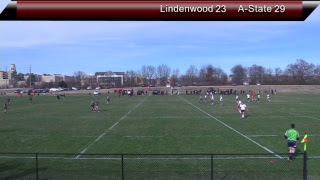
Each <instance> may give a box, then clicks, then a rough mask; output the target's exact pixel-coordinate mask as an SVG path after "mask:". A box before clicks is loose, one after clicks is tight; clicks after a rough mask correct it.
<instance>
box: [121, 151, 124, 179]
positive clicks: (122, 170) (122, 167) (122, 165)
mask: <svg viewBox="0 0 320 180" xmlns="http://www.w3.org/2000/svg"><path fill="white" fill-rule="evenodd" d="M121 172H122V180H124V163H123V154H121Z"/></svg>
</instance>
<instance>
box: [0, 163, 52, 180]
mask: <svg viewBox="0 0 320 180" xmlns="http://www.w3.org/2000/svg"><path fill="white" fill-rule="evenodd" d="M23 166H25V164H23V163H22V164H20V163H19V164H13V165H8V164H7V163H1V164H0V179H1V180H9V179H10V180H11V179H30V178H32V179H33V178H34V179H36V172H37V169H36V168H35V167H32V168H25V169H24V170H21V171H20V172H17V170H19V169H22V168H23ZM43 170H46V168H38V171H43ZM5 172H7V173H8V174H9V175H7V176H6V175H4V173H5Z"/></svg>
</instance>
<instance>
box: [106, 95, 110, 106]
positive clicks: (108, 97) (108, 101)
mask: <svg viewBox="0 0 320 180" xmlns="http://www.w3.org/2000/svg"><path fill="white" fill-rule="evenodd" d="M107 104H110V96H107Z"/></svg>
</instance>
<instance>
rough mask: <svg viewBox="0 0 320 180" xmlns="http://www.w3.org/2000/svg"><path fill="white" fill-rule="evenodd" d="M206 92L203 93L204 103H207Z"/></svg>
mask: <svg viewBox="0 0 320 180" xmlns="http://www.w3.org/2000/svg"><path fill="white" fill-rule="evenodd" d="M207 97H208V92H207V93H206V94H205V95H204V103H207Z"/></svg>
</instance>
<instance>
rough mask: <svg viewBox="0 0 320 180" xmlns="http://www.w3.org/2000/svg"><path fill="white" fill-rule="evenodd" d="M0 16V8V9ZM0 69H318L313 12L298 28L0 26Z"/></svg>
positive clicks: (319, 25)
mask: <svg viewBox="0 0 320 180" xmlns="http://www.w3.org/2000/svg"><path fill="white" fill-rule="evenodd" d="M0 10H1V8H0ZM0 42H1V43H0V69H2V70H5V68H6V67H8V68H9V67H10V64H16V67H17V70H18V72H22V73H27V72H28V71H29V66H30V65H31V66H32V72H34V73H38V74H43V73H51V74H54V73H55V74H58V73H60V74H67V75H72V74H73V72H74V71H77V70H82V71H84V72H86V73H88V74H91V73H94V72H96V71H109V70H111V71H114V72H120V71H126V70H139V69H141V67H142V66H143V65H152V66H155V67H156V66H158V65H160V64H166V65H168V66H169V67H170V68H171V69H176V68H178V69H179V70H180V73H185V71H186V69H187V68H188V67H189V66H190V65H195V66H196V67H197V68H198V69H199V68H201V66H204V65H207V64H212V65H213V66H214V67H221V68H222V69H223V70H224V71H225V72H226V73H228V74H229V73H230V69H231V68H232V67H233V66H234V65H236V64H242V65H244V66H246V67H248V66H251V65H253V64H257V65H262V66H264V67H267V68H269V67H270V68H275V67H280V68H282V69H285V68H286V65H287V64H290V63H294V62H296V59H304V60H306V61H307V62H309V63H314V64H320V8H319V7H318V8H317V9H316V10H315V11H314V12H313V13H312V14H311V15H310V16H309V18H308V19H307V20H306V21H305V22H108V21H106V22H101V21H99V22H72V21H65V22H59V21H57V22H56V21H45V22H43V21H42V22H40V21H11V22H10V21H1V22H0Z"/></svg>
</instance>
